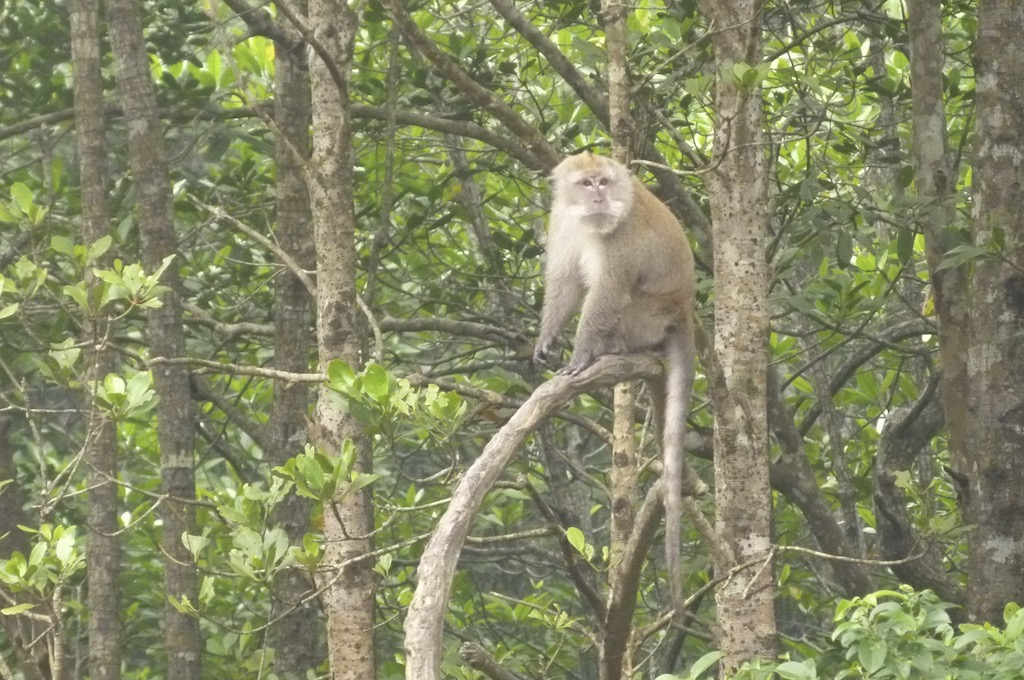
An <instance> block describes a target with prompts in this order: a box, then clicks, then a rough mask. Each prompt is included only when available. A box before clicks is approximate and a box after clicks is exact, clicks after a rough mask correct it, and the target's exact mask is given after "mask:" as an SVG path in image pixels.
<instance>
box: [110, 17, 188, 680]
mask: <svg viewBox="0 0 1024 680" xmlns="http://www.w3.org/2000/svg"><path fill="white" fill-rule="evenodd" d="M140 14H141V12H140V7H139V3H138V1H137V0H107V23H108V25H109V29H110V41H111V43H112V45H113V47H114V61H115V65H116V73H117V89H118V94H119V96H120V100H121V107H122V109H123V110H124V117H125V122H126V124H127V126H128V152H129V157H130V164H131V171H132V180H133V182H134V185H135V191H136V195H137V197H138V199H137V200H138V206H137V211H136V220H137V223H138V226H139V235H140V238H141V245H142V253H141V254H142V262H143V265H144V266H145V268H146V270H147V271H149V272H153V271H156V270H157V269H158V268H159V267H160V264H161V263H162V262H163V260H164V258H166V257H167V256H168V255H172V254H174V252H175V250H176V246H177V235H176V233H175V231H174V221H173V218H172V210H173V206H172V196H171V180H170V176H169V172H168V168H167V159H166V156H165V152H164V144H163V128H162V125H161V123H160V119H159V118H158V116H157V103H156V94H155V89H154V86H153V81H152V76H151V75H150V70H149V55H148V54H147V53H146V48H145V43H144V42H143V36H142V21H141V16H140ZM162 283H164V284H165V285H167V286H168V287H169V288H170V290H169V291H167V292H166V293H165V294H164V295H163V297H162V298H161V299H162V301H163V306H161V307H159V308H156V309H152V310H150V312H149V323H148V328H147V334H148V339H149V347H150V351H151V353H152V356H154V357H169V358H177V357H183V356H185V332H184V328H183V327H182V318H181V317H182V312H181V298H180V295H181V293H180V291H181V285H180V280H179V277H178V269H177V267H175V266H173V265H172V266H170V267H168V268H167V270H166V271H165V272H164V276H163V280H162ZM153 384H154V387H155V389H156V392H157V394H158V395H159V396H160V402H159V404H158V405H157V410H156V412H157V418H158V419H159V424H158V432H157V435H158V439H159V442H160V473H161V483H162V485H161V489H162V492H163V493H164V494H166V495H167V497H168V499H167V500H166V501H165V502H163V503H161V505H160V510H161V514H160V519H161V522H162V523H163V535H162V537H161V550H162V551H163V553H164V555H166V559H165V560H164V586H165V589H166V596H167V597H168V598H174V599H176V600H179V601H180V600H184V599H186V598H187V599H188V600H189V601H190V602H191V603H192V604H193V605H195V604H197V602H198V582H197V579H196V569H195V567H194V566H193V564H192V555H191V553H189V551H188V550H187V549H186V548H185V546H184V544H183V543H182V540H181V536H182V534H184V533H186V532H188V533H194V526H195V509H194V506H193V505H191V504H189V503H188V501H190V500H194V499H195V470H194V462H193V452H192V444H193V438H194V418H193V412H192V397H191V390H190V389H189V376H188V370H187V368H186V367H184V366H176V365H170V364H163V365H161V366H159V367H158V368H156V369H155V370H154V371H153ZM164 642H165V645H166V648H167V649H166V651H167V677H168V678H169V679H170V680H179V679H180V680H192V679H194V678H198V677H199V654H200V645H201V639H200V636H199V620H198V619H197V618H196V617H194V616H188V615H186V614H182V613H180V612H178V610H177V609H175V608H174V606H172V605H171V604H170V601H168V603H167V604H166V606H165V607H164Z"/></svg>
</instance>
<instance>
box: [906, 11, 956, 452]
mask: <svg viewBox="0 0 1024 680" xmlns="http://www.w3.org/2000/svg"><path fill="white" fill-rule="evenodd" d="M907 10H908V13H909V35H910V70H911V78H912V87H913V145H914V146H913V151H914V170H915V172H914V184H915V186H916V188H917V195H918V197H919V198H921V199H924V201H923V203H922V206H921V209H920V210H921V212H920V215H919V220H918V221H919V225H920V228H921V232H922V233H923V234H924V235H925V255H926V258H927V262H928V270H929V272H930V276H931V281H932V297H933V298H934V300H935V312H936V315H937V316H938V319H939V357H940V360H941V361H940V365H941V368H942V392H941V395H942V407H943V411H944V413H945V419H946V429H947V431H948V433H949V450H950V456H951V458H952V460H953V467H954V469H956V470H957V471H958V472H964V470H962V467H963V465H964V462H965V461H964V455H965V453H966V452H965V449H964V441H965V438H966V436H967V401H966V400H965V399H964V398H963V396H964V395H965V394H967V393H968V390H969V384H968V380H967V344H968V337H969V336H968V324H969V318H968V317H969V313H968V300H967V294H968V286H967V270H966V267H964V266H960V267H948V268H945V269H941V270H940V269H939V266H940V265H941V264H942V261H943V258H944V257H945V253H946V252H947V251H948V250H949V249H950V248H952V247H953V246H954V245H956V244H957V239H958V238H959V237H958V236H957V234H956V232H955V231H954V228H953V227H954V225H953V217H954V205H953V199H954V196H953V190H954V187H955V178H954V177H953V176H952V172H953V171H952V168H951V167H950V160H949V149H948V146H949V143H948V136H947V134H946V113H945V106H944V103H943V99H942V97H943V87H942V73H943V63H944V53H943V48H944V46H945V43H944V42H943V40H942V7H941V6H940V5H939V4H938V3H935V2H931V1H930V0H909V1H908V3H907Z"/></svg>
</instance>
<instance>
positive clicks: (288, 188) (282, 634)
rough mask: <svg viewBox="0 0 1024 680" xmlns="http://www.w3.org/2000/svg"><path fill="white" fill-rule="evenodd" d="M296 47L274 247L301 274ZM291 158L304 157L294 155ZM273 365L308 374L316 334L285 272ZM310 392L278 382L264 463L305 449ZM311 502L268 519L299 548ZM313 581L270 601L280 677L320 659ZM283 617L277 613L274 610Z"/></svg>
mask: <svg viewBox="0 0 1024 680" xmlns="http://www.w3.org/2000/svg"><path fill="white" fill-rule="evenodd" d="M294 39H295V41H294V42H293V43H291V44H290V45H289V44H284V43H281V42H278V43H275V52H274V54H275V69H276V81H275V83H274V95H275V96H274V106H275V114H274V118H275V122H276V125H277V131H278V133H279V134H280V138H279V139H277V140H276V148H275V157H276V159H277V228H276V235H277V242H278V243H279V244H280V246H281V248H282V249H284V250H285V252H287V253H289V254H290V255H291V256H292V258H293V259H294V260H295V261H296V262H297V263H298V264H299V266H301V267H302V268H303V269H312V267H313V266H314V262H315V252H314V245H313V228H312V221H311V220H312V218H311V216H310V211H309V195H308V193H307V192H306V184H305V181H304V179H303V162H304V160H303V159H308V157H309V126H310V100H309V97H310V95H309V72H308V69H307V64H306V58H305V55H306V46H305V44H304V43H303V42H302V41H301V37H300V36H299V35H298V34H297V33H296V34H295V35H294ZM296 154H298V155H299V156H301V158H299V157H297V156H296ZM275 280H276V282H277V287H276V289H275V291H274V368H277V369H279V370H282V371H289V372H293V373H302V372H304V371H307V370H308V369H309V360H310V352H311V350H312V348H313V340H312V338H313V336H312V333H311V332H310V328H311V324H312V320H313V314H312V311H313V310H312V305H313V299H312V296H311V295H310V292H309V291H308V290H306V287H305V285H303V283H302V281H301V280H300V279H299V277H297V276H296V275H295V274H293V273H292V272H290V271H287V270H283V271H282V272H281V274H280V275H279V276H278V277H277V279H275ZM309 402H310V393H309V389H308V388H307V387H306V386H305V385H285V384H284V383H280V382H279V383H277V384H276V386H275V390H274V403H273V406H272V407H271V411H270V419H269V421H268V422H267V444H268V447H269V450H268V451H267V461H268V463H270V464H271V465H283V464H284V463H285V461H287V460H288V459H289V458H291V457H293V456H295V455H296V454H299V453H301V452H302V447H303V444H304V443H305V440H306V429H305V419H306V417H307V414H308V412H309ZM309 513H310V503H309V501H307V500H305V499H303V498H300V497H299V496H298V495H296V494H290V495H289V496H288V497H287V498H286V499H285V500H284V501H283V502H282V503H281V505H279V506H278V508H277V510H276V512H275V515H274V518H273V521H274V522H275V523H277V524H280V525H281V526H282V527H283V528H284V530H285V531H286V532H287V534H288V538H289V540H290V541H291V542H292V543H293V544H297V545H301V543H302V537H303V536H304V535H305V533H306V531H308V529H309ZM313 590H314V584H313V582H312V581H311V580H310V579H309V577H308V576H307V575H306V574H305V573H303V572H302V571H301V570H299V569H293V570H289V571H285V572H283V573H281V574H280V575H279V576H278V578H277V581H276V582H275V584H274V598H275V602H276V603H278V606H280V607H281V609H282V610H284V611H287V610H293V611H291V612H290V613H288V614H287V616H285V617H284V618H283V619H281V620H280V621H279V622H278V623H277V624H275V626H274V627H273V629H272V631H271V636H272V642H271V646H272V647H273V648H274V650H275V657H274V669H275V671H276V672H277V674H278V675H279V676H280V677H289V676H294V677H297V678H304V677H306V674H307V672H308V671H310V670H314V671H315V669H316V667H317V666H319V665H320V662H321V661H323V658H324V656H325V655H326V650H324V649H323V633H322V630H321V628H322V626H321V623H320V605H319V601H318V600H317V599H309V598H310V595H311V594H312V592H313ZM275 613H280V612H275Z"/></svg>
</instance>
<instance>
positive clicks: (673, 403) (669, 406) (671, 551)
mask: <svg viewBox="0 0 1024 680" xmlns="http://www.w3.org/2000/svg"><path fill="white" fill-rule="evenodd" d="M695 356H696V348H695V347H694V342H693V337H692V335H688V334H686V333H685V332H678V333H671V334H669V336H668V338H667V340H666V343H665V360H666V367H665V408H664V412H663V413H662V414H661V416H662V422H663V423H664V427H663V429H662V442H661V452H662V467H663V472H662V504H663V505H664V507H665V565H666V567H667V570H668V584H669V595H670V596H671V598H672V607H673V608H674V609H675V615H676V617H681V616H682V615H683V605H684V599H683V583H682V578H681V577H682V573H681V567H680V563H679V560H680V553H681V548H680V533H681V531H682V527H681V525H680V515H681V514H682V504H683V494H684V492H685V493H686V494H687V495H696V494H699V493H703V492H704V491H706V490H707V486H706V485H705V484H704V482H703V481H701V479H700V477H698V476H697V473H696V472H694V471H693V469H692V468H690V466H689V465H687V464H686V459H685V453H686V452H685V450H684V443H685V441H686V421H687V419H688V418H689V416H690V395H691V393H692V392H693V376H694V357H695Z"/></svg>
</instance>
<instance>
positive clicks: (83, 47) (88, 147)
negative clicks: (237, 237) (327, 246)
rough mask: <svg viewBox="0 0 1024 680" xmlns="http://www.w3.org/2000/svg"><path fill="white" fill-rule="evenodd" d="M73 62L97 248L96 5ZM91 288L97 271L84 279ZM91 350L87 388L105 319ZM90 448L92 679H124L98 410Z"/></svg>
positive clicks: (87, 1) (102, 171) (100, 212)
mask: <svg viewBox="0 0 1024 680" xmlns="http://www.w3.org/2000/svg"><path fill="white" fill-rule="evenodd" d="M70 14H71V58H72V69H73V73H74V95H75V135H76V139H77V142H78V168H79V175H80V177H81V193H82V240H83V241H84V242H85V243H86V244H91V243H94V242H96V241H97V240H99V239H100V238H103V237H104V236H107V235H108V234H109V225H110V209H109V206H108V203H107V186H106V181H105V177H106V141H105V140H104V120H103V75H102V71H101V60H100V32H99V19H100V5H99V1H98V0H71V5H70ZM86 279H87V280H89V281H90V282H91V280H92V279H93V275H92V271H88V272H86ZM90 322H91V328H89V329H88V332H89V334H90V336H91V338H90V339H91V342H92V350H91V352H90V357H89V358H90V361H89V376H88V383H89V384H90V385H94V384H97V383H99V382H100V381H102V380H103V379H104V377H105V376H106V375H107V374H108V373H110V372H112V371H113V370H114V355H113V354H112V352H111V350H110V348H109V347H106V341H107V337H106V335H107V323H106V319H103V318H95V319H90ZM89 413H90V416H89V431H88V433H87V440H86V445H85V460H86V465H87V470H88V472H87V474H86V476H87V481H88V488H89V510H88V521H87V525H88V531H89V543H88V546H87V549H86V560H87V564H88V593H89V676H90V677H91V678H94V679H95V680H117V678H120V677H121V624H120V600H119V598H120V588H119V587H118V577H119V576H120V573H121V571H120V567H121V565H120V561H121V545H120V541H119V539H118V537H117V527H118V521H117V516H118V502H117V481H116V480H117V431H116V428H115V425H114V423H113V421H111V420H109V419H108V418H107V417H106V416H105V415H104V414H103V413H102V412H101V411H100V410H99V409H98V408H96V407H95V406H94V405H93V406H91V407H90V409H89Z"/></svg>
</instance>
